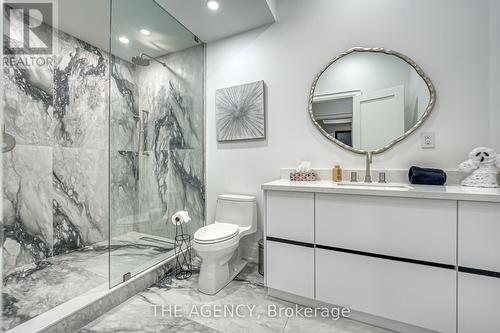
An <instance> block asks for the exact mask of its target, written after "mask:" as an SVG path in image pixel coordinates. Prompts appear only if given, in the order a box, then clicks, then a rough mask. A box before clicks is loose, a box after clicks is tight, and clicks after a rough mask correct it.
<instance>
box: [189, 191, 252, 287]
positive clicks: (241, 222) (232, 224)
mask: <svg viewBox="0 0 500 333" xmlns="http://www.w3.org/2000/svg"><path fill="white" fill-rule="evenodd" d="M256 230H257V203H256V201H255V197H253V196H246V195H235V194H221V195H219V196H218V198H217V208H216V211H215V223H213V224H209V225H207V226H204V227H203V228H201V229H199V230H198V231H196V232H195V233H194V245H193V247H194V249H195V250H196V252H197V253H198V255H199V256H200V257H201V259H202V263H201V268H200V277H199V280H198V290H199V291H201V292H202V293H204V294H209V295H213V294H216V293H217V292H218V291H219V290H221V289H222V288H224V287H225V286H226V285H227V284H228V283H229V282H231V281H232V280H233V279H234V277H235V276H236V275H238V273H239V272H241V270H242V269H243V268H244V267H245V265H246V261H245V260H243V259H241V255H240V251H239V243H240V239H241V238H242V237H243V236H246V235H249V234H252V233H254V232H255V231H256Z"/></svg>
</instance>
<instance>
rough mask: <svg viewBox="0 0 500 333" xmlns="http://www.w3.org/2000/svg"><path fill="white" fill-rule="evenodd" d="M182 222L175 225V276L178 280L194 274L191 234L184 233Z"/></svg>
mask: <svg viewBox="0 0 500 333" xmlns="http://www.w3.org/2000/svg"><path fill="white" fill-rule="evenodd" d="M182 224H183V223H179V224H176V225H175V277H176V278H177V279H178V280H185V279H188V278H190V277H191V275H193V265H192V261H191V260H192V259H191V249H190V245H191V236H190V235H189V234H185V233H184V230H183V228H182Z"/></svg>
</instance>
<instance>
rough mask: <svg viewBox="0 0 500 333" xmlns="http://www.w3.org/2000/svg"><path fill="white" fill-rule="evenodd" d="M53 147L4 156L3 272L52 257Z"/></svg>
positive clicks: (21, 149)
mask: <svg viewBox="0 0 500 333" xmlns="http://www.w3.org/2000/svg"><path fill="white" fill-rule="evenodd" d="M51 182H52V148H51V147H41V146H40V147H35V146H23V145H17V146H16V147H15V148H14V150H12V151H11V152H9V153H5V154H3V269H4V274H8V273H9V271H11V270H12V269H13V268H14V267H16V266H20V265H24V264H28V263H32V262H34V261H37V260H40V259H43V258H46V257H47V256H50V255H51V254H52V238H53V232H52V184H51Z"/></svg>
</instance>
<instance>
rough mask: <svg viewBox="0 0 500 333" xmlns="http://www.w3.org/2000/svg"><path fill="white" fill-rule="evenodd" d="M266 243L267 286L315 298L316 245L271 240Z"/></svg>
mask: <svg viewBox="0 0 500 333" xmlns="http://www.w3.org/2000/svg"><path fill="white" fill-rule="evenodd" d="M266 245H267V250H266V258H267V260H266V276H267V287H268V288H272V289H277V290H280V291H284V292H287V293H290V294H294V295H298V296H302V297H307V298H311V299H313V298H314V247H313V246H299V245H293V244H287V243H282V242H275V241H269V240H267V242H266ZM291 258H293V260H290V259H291Z"/></svg>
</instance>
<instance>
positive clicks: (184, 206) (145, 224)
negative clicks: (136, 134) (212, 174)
mask: <svg viewBox="0 0 500 333" xmlns="http://www.w3.org/2000/svg"><path fill="white" fill-rule="evenodd" d="M139 159H140V169H139V175H140V176H139V178H140V179H139V187H138V189H139V190H138V193H137V195H138V198H139V214H138V216H139V217H141V221H136V223H135V230H136V231H139V232H145V233H152V234H155V235H161V236H163V237H168V238H173V237H174V236H175V228H174V225H173V224H172V223H170V217H171V216H172V215H173V214H174V213H175V212H177V211H179V210H187V211H188V212H189V214H190V216H191V218H192V221H191V222H190V223H188V224H186V227H187V229H186V230H185V232H186V233H191V234H193V233H194V231H195V230H197V229H198V228H200V227H201V226H202V225H203V223H204V208H205V204H204V200H205V189H204V171H203V167H204V162H203V151H202V150H198V149H187V150H171V151H162V152H161V157H160V159H159V160H157V159H156V156H155V155H153V154H150V155H147V156H146V155H140V156H139ZM148 219H149V221H148Z"/></svg>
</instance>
